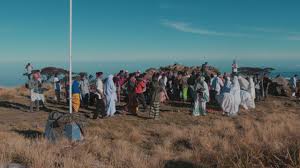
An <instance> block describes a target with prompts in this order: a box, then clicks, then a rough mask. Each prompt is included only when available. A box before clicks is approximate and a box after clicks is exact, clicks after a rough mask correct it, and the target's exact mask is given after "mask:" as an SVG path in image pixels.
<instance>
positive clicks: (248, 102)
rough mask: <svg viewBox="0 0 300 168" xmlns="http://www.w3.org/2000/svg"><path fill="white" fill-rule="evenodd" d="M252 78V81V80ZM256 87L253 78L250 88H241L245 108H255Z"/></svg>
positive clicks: (242, 103) (242, 102)
mask: <svg viewBox="0 0 300 168" xmlns="http://www.w3.org/2000/svg"><path fill="white" fill-rule="evenodd" d="M251 80H252V81H251ZM253 94H254V96H253ZM254 99H255V88H254V82H253V79H252V78H251V79H249V85H248V89H247V90H245V89H243V88H241V105H242V107H243V108H244V109H245V110H248V109H249V108H255V102H254Z"/></svg>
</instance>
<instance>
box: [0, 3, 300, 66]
mask: <svg viewBox="0 0 300 168" xmlns="http://www.w3.org/2000/svg"><path fill="white" fill-rule="evenodd" d="M68 1H69V0H0V4H1V5H0V57H1V62H14V61H25V62H27V61H42V62H47V61H65V60H66V57H67V54H68V12H69V11H68V10H69V9H68ZM73 3H74V9H73V10H74V37H73V38H74V46H73V47H74V50H73V52H74V53H73V56H74V61H94V60H97V61H102V60H104V61H114V60H121V61H122V60H131V61H135V60H140V61H142V60H147V61H151V60H156V61H159V60H166V59H171V60H172V62H174V61H176V60H183V59H189V60H196V59H203V58H205V59H209V60H210V59H211V60H224V59H230V60H231V59H233V58H235V57H236V58H238V59H239V60H242V61H247V60H253V59H256V60H257V59H258V58H259V59H263V60H264V61H268V60H269V61H278V63H280V62H281V61H282V60H285V61H286V60H288V61H290V65H291V66H296V67H297V66H298V67H300V20H299V19H300V10H299V8H300V1H299V0H73Z"/></svg>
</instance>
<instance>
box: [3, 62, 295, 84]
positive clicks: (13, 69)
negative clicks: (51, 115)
mask: <svg viewBox="0 0 300 168" xmlns="http://www.w3.org/2000/svg"><path fill="white" fill-rule="evenodd" d="M203 62H204V61H198V60H182V61H177V63H180V64H183V65H187V66H201V65H202V64H203ZM208 62H209V64H210V65H212V66H215V67H217V68H218V69H220V70H221V71H222V72H230V71H231V61H218V60H216V61H208ZM174 63H175V61H168V60H164V61H137V62H133V61H131V62H129V61H127V62H126V61H124V62H122V61H114V62H113V61H111V62H109V61H106V62H96V61H95V62H74V63H73V70H74V72H87V73H89V74H92V75H94V74H95V72H97V71H102V72H104V73H105V75H109V74H114V73H117V72H118V71H119V70H121V69H124V70H128V71H130V72H134V71H137V70H141V71H144V70H146V69H148V68H152V67H153V68H159V67H161V66H166V65H171V64H174ZM32 64H33V67H34V69H41V68H43V67H47V66H54V67H61V68H65V69H67V68H68V63H67V62H59V63H58V62H42V63H41V62H32ZM25 65H26V62H24V63H20V62H18V63H0V79H1V80H0V87H14V86H20V85H23V84H24V83H25V82H26V77H25V76H23V74H24V73H25ZM239 66H240V67H241V66H258V67H261V66H263V67H274V68H275V69H276V70H275V71H274V72H273V73H272V74H271V77H275V76H277V75H279V74H280V75H281V76H283V77H286V78H290V77H291V76H293V75H295V74H298V75H299V76H300V67H299V66H292V68H291V66H289V64H288V63H286V64H285V63H279V64H276V63H270V62H268V65H264V64H258V63H255V62H249V61H247V62H246V61H245V62H242V61H241V62H240V63H239Z"/></svg>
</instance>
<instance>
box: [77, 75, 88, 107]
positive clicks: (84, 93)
mask: <svg viewBox="0 0 300 168" xmlns="http://www.w3.org/2000/svg"><path fill="white" fill-rule="evenodd" d="M79 85H80V92H81V93H80V94H81V99H82V103H83V105H84V106H85V108H88V106H89V97H90V83H89V81H88V79H87V77H86V76H85V75H81V80H80V82H79Z"/></svg>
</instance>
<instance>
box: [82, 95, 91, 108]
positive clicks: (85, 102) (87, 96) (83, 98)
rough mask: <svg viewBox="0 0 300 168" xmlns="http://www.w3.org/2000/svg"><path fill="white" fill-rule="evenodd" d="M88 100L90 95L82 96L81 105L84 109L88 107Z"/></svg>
mask: <svg viewBox="0 0 300 168" xmlns="http://www.w3.org/2000/svg"><path fill="white" fill-rule="evenodd" d="M89 98H90V95H89V94H88V93H87V94H85V95H82V104H83V106H84V107H86V108H87V107H88V106H89Z"/></svg>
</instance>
